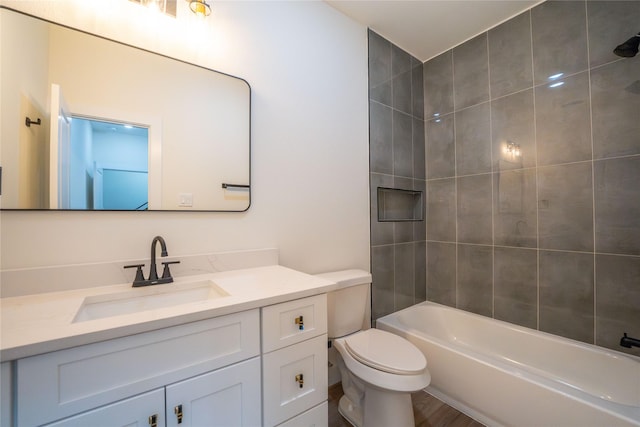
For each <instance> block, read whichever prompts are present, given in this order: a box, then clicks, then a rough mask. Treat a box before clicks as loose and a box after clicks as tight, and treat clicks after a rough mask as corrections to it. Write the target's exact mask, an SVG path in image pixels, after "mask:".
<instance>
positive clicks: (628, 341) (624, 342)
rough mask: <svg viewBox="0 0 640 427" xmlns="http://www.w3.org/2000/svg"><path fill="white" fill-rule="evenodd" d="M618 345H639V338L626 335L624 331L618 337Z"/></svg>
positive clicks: (628, 346)
mask: <svg viewBox="0 0 640 427" xmlns="http://www.w3.org/2000/svg"><path fill="white" fill-rule="evenodd" d="M620 345H621V346H622V347H626V348H631V347H640V340H639V339H636V338H631V337H628V336H627V333H626V332H625V333H624V336H623V337H622V338H620Z"/></svg>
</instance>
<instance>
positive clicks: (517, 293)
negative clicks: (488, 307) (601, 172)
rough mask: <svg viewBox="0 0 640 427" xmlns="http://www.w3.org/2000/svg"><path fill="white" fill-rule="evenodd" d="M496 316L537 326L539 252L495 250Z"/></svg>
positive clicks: (529, 326) (512, 249)
mask: <svg viewBox="0 0 640 427" xmlns="http://www.w3.org/2000/svg"><path fill="white" fill-rule="evenodd" d="M493 256H494V258H493V266H494V267H493V274H494V313H493V316H494V317H495V318H496V319H499V320H504V321H507V322H511V323H515V324H517V325H521V326H526V327H528V328H532V329H537V328H538V252H537V251H536V250H533V249H518V248H501V247H496V248H495V249H494V253H493Z"/></svg>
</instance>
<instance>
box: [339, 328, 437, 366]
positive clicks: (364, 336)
mask: <svg viewBox="0 0 640 427" xmlns="http://www.w3.org/2000/svg"><path fill="white" fill-rule="evenodd" d="M344 343H345V349H346V350H347V351H348V352H349V354H350V355H351V356H352V357H353V358H354V359H356V360H357V361H358V362H360V363H362V364H364V365H367V366H369V367H371V368H374V369H377V370H379V371H383V372H388V373H391V374H395V375H417V374H420V373H422V372H424V371H425V369H426V367H427V360H426V359H425V357H424V354H422V352H421V351H420V350H418V348H417V347H416V346H415V345H413V344H412V343H410V342H409V341H407V340H405V339H404V338H402V337H399V336H398V335H394V334H392V333H390V332H386V331H382V330H380V329H368V330H366V331H362V332H359V333H357V334H354V335H352V336H349V337H346V338H345V339H344Z"/></svg>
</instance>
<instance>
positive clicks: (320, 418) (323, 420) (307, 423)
mask: <svg viewBox="0 0 640 427" xmlns="http://www.w3.org/2000/svg"><path fill="white" fill-rule="evenodd" d="M328 425H329V404H328V403H327V402H324V403H322V404H321V405H318V406H316V407H315V408H311V409H309V410H308V411H307V412H303V413H302V414H300V415H298V416H296V417H293V418H291V419H290V420H289V421H285V422H284V423H282V424H280V425H278V427H325V426H328Z"/></svg>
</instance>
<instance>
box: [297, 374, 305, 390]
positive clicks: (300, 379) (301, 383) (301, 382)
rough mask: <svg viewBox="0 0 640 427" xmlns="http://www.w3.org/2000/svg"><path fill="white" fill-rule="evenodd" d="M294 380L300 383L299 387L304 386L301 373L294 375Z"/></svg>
mask: <svg viewBox="0 0 640 427" xmlns="http://www.w3.org/2000/svg"><path fill="white" fill-rule="evenodd" d="M296 382H297V383H298V384H300V388H302V386H304V376H303V375H302V374H298V375H296Z"/></svg>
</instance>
